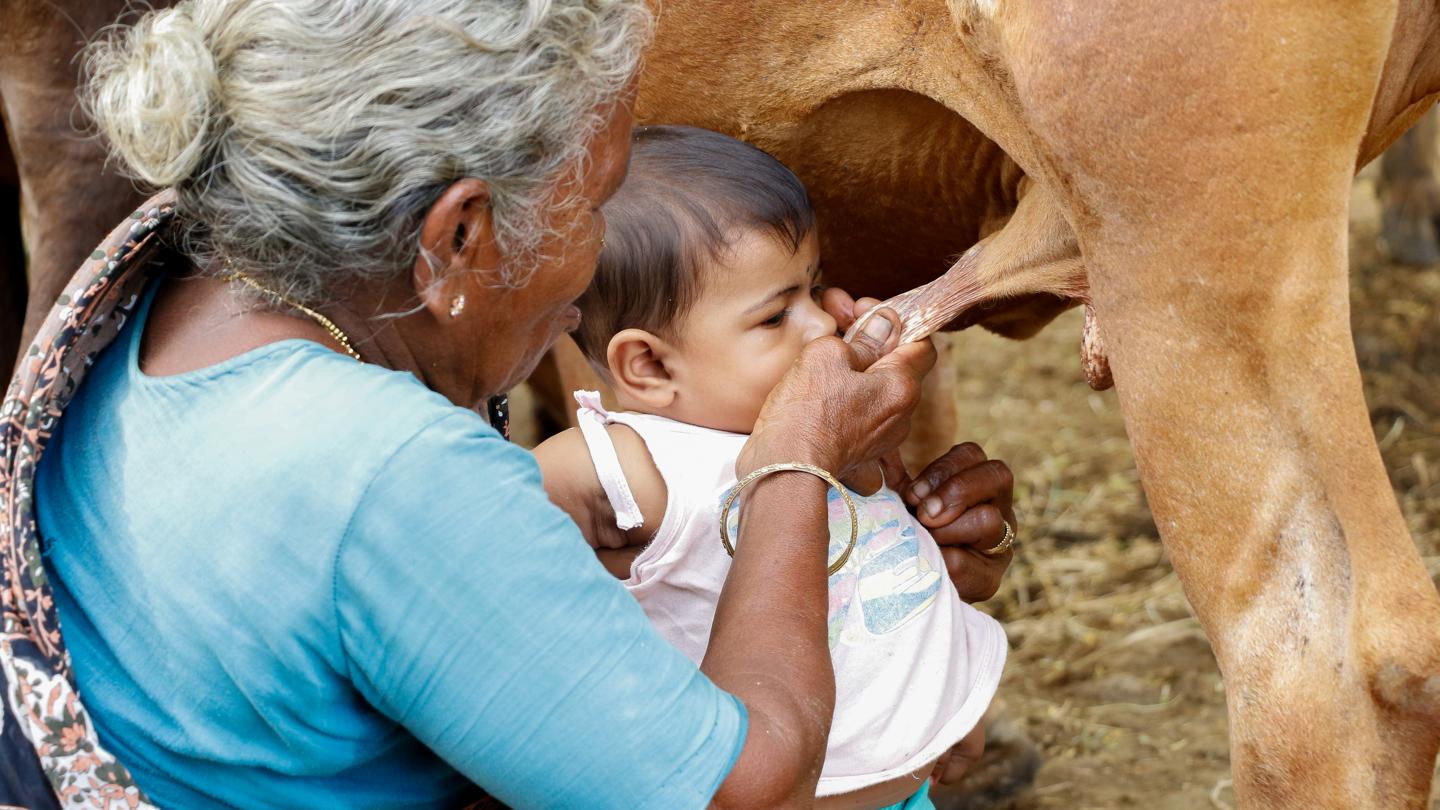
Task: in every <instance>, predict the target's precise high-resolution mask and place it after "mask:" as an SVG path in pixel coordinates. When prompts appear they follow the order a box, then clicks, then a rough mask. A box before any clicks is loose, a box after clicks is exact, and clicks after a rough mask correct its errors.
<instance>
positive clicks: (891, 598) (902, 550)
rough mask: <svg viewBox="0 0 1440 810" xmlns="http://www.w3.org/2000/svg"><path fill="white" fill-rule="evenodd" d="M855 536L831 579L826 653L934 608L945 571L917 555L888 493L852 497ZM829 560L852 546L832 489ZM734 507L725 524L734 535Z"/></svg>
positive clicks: (901, 509)
mask: <svg viewBox="0 0 1440 810" xmlns="http://www.w3.org/2000/svg"><path fill="white" fill-rule="evenodd" d="M851 497H852V498H853V499H854V501H855V513H856V516H857V518H858V519H859V524H860V525H859V531H858V533H857V536H856V538H855V550H854V551H852V552H851V554H850V559H849V560H847V561H846V562H845V567H843V568H841V569H840V570H839V571H836V572H835V573H834V574H831V575H830V605H829V615H828V626H829V640H830V649H831V650H834V649H835V648H836V647H837V646H839V645H841V644H842V643H843V644H846V645H851V646H854V645H858V644H864V643H866V642H868V641H870V640H871V639H873V638H875V637H876V636H883V635H885V634H887V633H892V632H894V631H895V630H897V629H899V628H900V627H902V626H904V625H905V623H907V622H909V621H911V620H912V619H914V618H915V617H916V616H919V615H920V614H922V613H924V612H925V610H926V609H928V608H929V607H930V606H931V605H933V604H934V603H935V599H936V597H937V596H938V595H939V593H940V586H941V584H942V582H943V574H944V572H943V571H941V570H940V569H939V567H937V565H935V564H934V563H932V561H931V560H930V559H928V558H927V557H926V556H925V555H922V554H921V553H920V541H919V537H918V536H917V535H916V532H915V523H914V519H913V518H912V517H911V516H910V514H909V512H907V511H906V509H905V505H904V504H903V503H901V502H900V499H899V498H898V497H897V496H896V495H895V494H894V493H892V492H889V491H885V492H883V493H881V494H878V495H874V496H871V497H868V498H866V497H861V496H859V495H855V494H854V493H851ZM827 500H828V506H829V518H830V549H829V558H828V559H830V560H835V559H837V558H839V556H840V554H842V553H843V552H844V550H845V545H846V544H847V543H848V542H849V541H850V513H849V510H847V509H846V508H845V501H844V500H843V499H842V498H841V497H840V493H839V492H836V491H835V490H833V489H832V490H830V493H829V497H828V499H827ZM738 515H739V507H738V504H737V505H734V506H732V507H731V509H730V514H729V515H728V521H727V522H728V523H729V527H730V531H731V532H732V534H731V536H732V537H734V536H735V535H734V534H733V532H734V531H735V524H736V520H737V518H738Z"/></svg>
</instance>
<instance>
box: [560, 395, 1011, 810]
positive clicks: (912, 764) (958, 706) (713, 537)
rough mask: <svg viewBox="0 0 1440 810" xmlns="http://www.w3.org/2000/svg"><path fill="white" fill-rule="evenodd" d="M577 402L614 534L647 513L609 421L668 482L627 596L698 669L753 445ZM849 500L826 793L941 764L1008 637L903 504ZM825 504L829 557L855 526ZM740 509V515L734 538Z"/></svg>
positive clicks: (834, 627) (589, 399)
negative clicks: (745, 454)
mask: <svg viewBox="0 0 1440 810" xmlns="http://www.w3.org/2000/svg"><path fill="white" fill-rule="evenodd" d="M575 399H576V401H577V402H579V403H580V411H579V423H580V429H581V432H582V433H583V434H584V436H585V442H586V444H587V445H588V447H589V449H590V457H591V459H592V461H594V463H595V470H596V472H597V473H598V474H599V477H600V483H601V486H602V487H603V488H604V489H605V492H606V495H607V496H608V497H609V500H610V503H611V506H612V507H614V509H615V516H616V522H617V524H618V525H619V527H620V528H622V529H629V528H635V527H637V526H639V525H641V520H642V518H641V515H640V513H639V510H638V509H637V508H636V506H635V499H634V497H633V496H632V495H631V493H630V488H629V485H628V484H626V482H625V477H624V474H623V473H622V472H621V470H620V465H619V461H618V459H617V457H616V454H615V448H614V445H613V444H612V442H611V440H610V436H609V434H608V433H607V432H606V430H605V425H607V424H611V423H618V424H622V425H627V426H629V427H630V428H631V429H633V430H634V431H635V432H636V433H638V434H639V435H640V438H641V439H643V440H644V442H645V445H646V447H647V448H648V449H649V451H650V455H651V457H652V458H653V459H654V461H655V466H656V467H657V468H658V469H659V471H660V475H661V477H662V478H664V480H665V486H666V488H667V489H668V491H669V492H668V495H667V499H666V504H665V518H664V520H663V521H662V522H661V524H660V527H659V529H658V530H657V531H656V532H655V536H654V540H653V541H651V543H650V545H648V546H646V547H645V548H644V550H642V551H641V552H640V555H639V556H638V557H636V558H635V561H634V563H633V564H632V565H631V568H630V578H629V579H627V580H625V587H626V588H628V589H629V591H630V593H631V594H633V595H634V596H635V598H636V599H637V600H639V602H640V605H641V606H642V607H643V608H644V609H645V613H646V615H648V616H649V617H650V621H651V622H652V623H654V625H655V627H656V628H657V629H658V630H659V631H660V634H661V635H662V636H664V637H665V638H666V639H667V640H668V641H669V642H670V643H671V644H673V645H675V646H676V647H678V648H679V649H680V651H681V652H683V653H684V654H685V655H687V656H689V657H690V658H691V659H692V660H694V661H695V662H696V663H699V662H700V660H701V658H703V657H704V655H705V648H706V646H707V645H708V644H709V641H710V625H711V622H712V621H713V620H714V618H715V605H716V602H717V601H718V600H719V597H720V588H721V586H722V585H724V583H725V576H726V574H727V573H728V572H729V570H730V557H729V555H727V554H726V553H725V548H724V547H723V546H722V545H721V544H720V531H719V525H720V507H721V506H722V505H723V502H724V499H725V495H726V494H727V493H728V492H729V491H730V488H731V487H733V486H734V485H735V480H736V477H735V459H736V458H737V457H738V455H739V453H740V449H741V447H743V446H744V444H745V442H746V440H747V439H749V437H748V436H744V435H740V434H735V433H725V432H722V431H718V430H710V429H708V428H702V427H696V426H694V425H687V424H684V423H681V422H676V421H674V420H672V419H667V418H665V417H661V416H652V415H647V414H636V413H618V412H617V413H609V412H607V411H605V409H604V408H603V407H602V406H601V405H600V398H599V396H598V395H597V394H596V393H595V392H593V391H577V392H575ZM851 496H852V497H853V498H854V500H855V508H856V511H857V514H858V516H859V520H860V531H859V537H858V539H857V540H856V544H855V550H854V552H853V553H852V554H851V555H850V558H849V560H847V561H846V563H845V565H844V567H843V568H841V569H840V570H839V571H837V572H835V573H834V574H831V575H830V609H829V631H830V632H829V635H830V655H831V659H832V662H833V664H834V667H835V687H836V695H835V717H834V721H833V722H832V724H831V728H830V740H829V746H828V748H827V749H826V753H825V765H824V768H823V769H822V770H821V775H820V784H819V787H818V788H817V791H816V792H817V794H818V795H820V796H828V795H833V794H837V793H849V792H851V791H854V790H859V789H861V788H864V787H867V786H869V785H873V784H877V783H880V782H884V781H887V780H890V779H893V778H896V777H898V776H903V775H905V774H908V773H910V772H911V771H913V770H915V769H916V768H919V767H921V766H923V765H925V764H926V763H928V762H930V761H931V760H933V759H935V758H936V757H938V756H940V755H941V754H942V753H944V752H945V751H946V750H947V749H949V748H950V746H952V745H954V744H955V743H956V742H958V741H959V740H960V739H961V738H962V737H964V736H965V735H966V734H967V733H968V732H969V731H970V730H971V729H973V728H974V727H975V725H976V724H977V723H978V722H979V721H980V718H981V715H983V714H984V712H985V708H986V707H987V706H988V705H989V704H990V700H991V698H993V697H994V695H995V689H996V687H997V686H998V685H999V683H1000V671H1001V668H1002V667H1003V666H1004V664H1005V652H1006V641H1005V633H1004V631H1003V630H1001V629H1000V625H999V623H997V622H996V621H995V620H994V619H992V618H990V617H989V616H986V615H985V614H983V613H981V612H980V611H978V610H976V609H975V608H973V607H971V606H970V605H967V604H965V603H963V602H961V601H960V598H959V596H958V595H957V594H956V593H955V587H954V585H953V584H952V583H951V582H950V578H949V577H948V576H947V575H946V572H945V564H944V561H943V559H942V557H941V556H940V549H939V547H937V546H936V544H935V540H934V539H933V538H932V537H931V536H930V533H929V532H928V531H926V529H925V527H923V526H921V525H920V523H919V522H918V521H916V520H915V519H914V517H913V516H911V514H910V513H909V511H907V510H906V508H905V504H904V502H903V501H901V500H900V496H899V495H897V494H896V493H895V492H894V491H893V490H891V489H889V488H883V489H881V490H880V491H879V492H877V493H876V494H874V495H872V496H870V497H862V496H860V495H857V494H855V493H853V492H852V493H851ZM829 506H830V551H829V553H830V559H831V560H834V559H836V558H837V557H838V556H839V554H840V552H841V551H842V550H843V549H844V547H845V545H846V543H848V542H849V539H850V524H849V521H850V518H849V514H848V512H847V511H846V509H845V504H844V501H843V500H842V499H841V498H840V495H839V493H837V492H835V491H834V490H831V491H830V494H829ZM737 513H738V507H736V508H735V509H732V512H731V517H730V520H731V531H732V534H731V538H732V541H733V539H734V537H735V534H734V533H733V532H734V523H733V522H734V520H735V515H736V514H737ZM917 788H918V785H917Z"/></svg>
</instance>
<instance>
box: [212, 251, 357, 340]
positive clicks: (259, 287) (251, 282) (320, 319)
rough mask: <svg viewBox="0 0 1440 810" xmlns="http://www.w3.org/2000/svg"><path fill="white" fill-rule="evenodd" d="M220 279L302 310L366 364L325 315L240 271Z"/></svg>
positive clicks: (343, 334)
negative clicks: (241, 285)
mask: <svg viewBox="0 0 1440 810" xmlns="http://www.w3.org/2000/svg"><path fill="white" fill-rule="evenodd" d="M225 266H226V267H227V268H228V267H229V266H230V262H229V261H226V262H225ZM220 278H221V279H223V280H225V281H238V282H240V283H241V284H244V285H245V286H247V287H249V288H250V289H252V290H255V291H256V292H259V293H263V294H265V295H268V296H270V297H271V298H274V299H275V300H276V301H279V302H280V303H282V304H284V305H286V306H288V307H292V308H294V309H298V310H300V311H301V312H303V313H305V314H306V315H308V316H310V318H311V320H313V321H315V322H316V323H318V324H320V326H321V327H323V328H324V329H325V331H326V332H329V333H330V337H332V338H335V342H336V343H339V344H340V346H341V347H343V348H344V349H345V353H346V354H348V355H350V356H351V357H353V358H355V360H356V361H357V362H361V363H363V362H365V361H364V360H361V359H360V352H357V351H355V347H354V346H352V345H350V338H349V336H348V335H346V334H345V333H344V332H343V331H341V330H340V327H338V326H336V325H335V322H334V321H332V320H330V319H329V318H327V317H325V316H324V315H321V314H320V313H318V312H316V311H315V310H313V309H311V308H310V307H307V306H305V305H304V304H302V303H300V302H299V301H296V300H295V299H293V298H291V297H289V296H288V295H285V294H283V293H280V292H277V291H275V290H272V289H270V288H269V287H266V286H265V285H264V284H261V283H260V282H258V281H256V280H255V279H253V278H251V277H249V276H247V275H245V274H244V273H242V272H240V271H239V270H231V271H230V272H228V273H226V274H225V275H223V276H221V277H220Z"/></svg>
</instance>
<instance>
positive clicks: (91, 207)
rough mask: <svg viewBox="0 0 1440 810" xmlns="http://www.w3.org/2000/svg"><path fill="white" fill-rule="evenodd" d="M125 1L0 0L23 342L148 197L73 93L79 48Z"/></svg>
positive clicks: (0, 77) (0, 64)
mask: <svg viewBox="0 0 1440 810" xmlns="http://www.w3.org/2000/svg"><path fill="white" fill-rule="evenodd" d="M157 5H160V4H157ZM124 7H125V2H124V0H98V1H97V2H85V3H80V2H74V1H73V0H71V1H69V2H47V3H17V2H8V3H0V99H3V104H4V107H3V112H4V118H5V126H6V128H7V130H8V133H9V136H10V144H11V146H12V147H13V148H14V151H15V160H16V164H17V166H18V169H19V176H20V189H21V194H20V198H21V210H22V223H23V228H24V233H25V244H26V247H27V249H28V251H29V305H28V308H27V313H26V316H25V326H24V332H23V336H22V343H23V342H28V341H29V339H30V337H31V336H33V335H34V334H35V332H36V331H37V330H38V329H39V328H40V324H41V323H42V322H43V321H44V319H45V317H46V316H47V315H48V314H49V312H50V308H51V307H52V306H53V305H54V303H55V299H56V298H57V297H58V296H59V294H60V292H61V291H62V290H63V289H64V287H65V284H66V282H68V281H69V280H70V277H71V276H72V275H73V274H74V273H75V270H76V269H77V268H78V267H79V266H80V263H81V262H82V261H83V260H84V258H85V257H86V256H88V255H89V254H90V252H91V251H92V250H94V248H95V245H96V244H98V243H99V241H100V240H101V238H103V237H104V236H105V234H106V233H108V232H109V230H110V229H111V228H112V227H114V226H115V225H116V224H118V223H119V222H120V221H121V220H122V219H124V218H125V217H126V216H127V215H128V214H129V213H130V212H131V211H133V210H134V207H135V206H136V205H138V204H139V203H140V202H141V201H143V199H144V195H142V194H141V193H140V192H139V191H137V190H136V189H135V187H134V186H133V185H132V184H131V183H130V181H128V180H126V179H125V178H123V177H121V176H120V175H119V174H118V172H117V171H116V170H115V168H114V167H113V166H112V167H107V165H106V149H105V145H104V143H103V142H102V141H101V139H100V138H99V137H97V136H96V135H95V134H94V133H93V132H90V131H89V130H90V128H91V126H90V124H89V123H88V122H87V120H86V118H85V116H84V115H83V113H82V112H81V110H80V109H79V105H78V104H77V101H76V86H77V84H78V82H79V78H80V76H79V72H80V59H79V57H78V54H79V51H80V49H81V47H83V46H84V44H85V43H86V42H87V41H88V40H89V39H90V38H91V37H93V36H94V35H95V33H96V32H98V31H99V30H100V28H101V27H103V26H105V25H108V24H110V23H111V22H114V21H115V19H116V18H117V17H118V16H119V15H120V12H121V10H122V9H123V8H124ZM0 283H7V284H13V283H14V281H13V280H12V279H11V278H10V277H6V278H3V279H0ZM6 362H8V361H6Z"/></svg>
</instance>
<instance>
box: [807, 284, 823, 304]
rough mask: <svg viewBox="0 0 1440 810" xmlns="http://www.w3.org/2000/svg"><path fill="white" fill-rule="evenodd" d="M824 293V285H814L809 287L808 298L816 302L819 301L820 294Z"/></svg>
mask: <svg viewBox="0 0 1440 810" xmlns="http://www.w3.org/2000/svg"><path fill="white" fill-rule="evenodd" d="M824 292H825V285H824V284H815V285H813V286H811V287H810V297H811V298H814V299H815V300H816V301H819V300H820V295H821V294H822V293H824Z"/></svg>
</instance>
